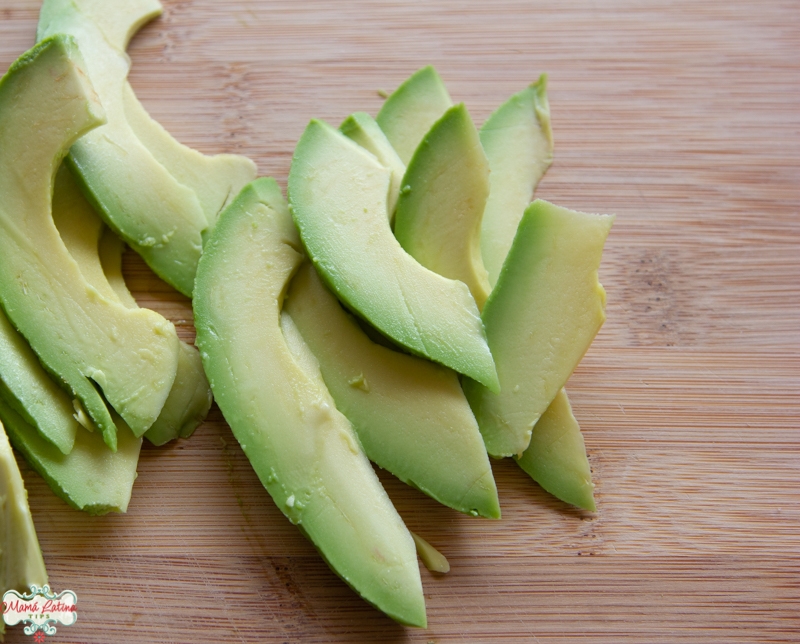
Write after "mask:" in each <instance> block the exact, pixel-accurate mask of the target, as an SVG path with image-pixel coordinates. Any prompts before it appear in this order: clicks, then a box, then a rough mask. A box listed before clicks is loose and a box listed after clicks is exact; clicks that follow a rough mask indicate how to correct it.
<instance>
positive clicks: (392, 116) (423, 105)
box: [375, 65, 453, 164]
mask: <svg viewBox="0 0 800 644" xmlns="http://www.w3.org/2000/svg"><path fill="white" fill-rule="evenodd" d="M452 104H453V101H452V100H451V98H450V94H448V93H447V89H446V88H445V86H444V83H443V82H442V79H441V78H440V77H439V74H438V73H436V70H435V69H434V68H433V67H431V66H430V65H429V66H428V67H423V68H422V69H420V70H419V71H417V72H415V73H414V74H412V75H411V76H409V77H408V78H407V79H406V80H405V81H404V82H403V84H402V85H400V87H398V88H397V89H396V90H395V91H394V92H392V94H391V96H389V98H387V99H386V102H385V103H384V104H383V107H381V109H380V111H379V112H378V116H377V117H376V119H375V120H376V121H377V122H378V125H380V126H381V129H382V130H383V131H384V133H385V134H386V138H387V139H389V141H390V142H391V144H392V146H393V147H394V149H395V150H397V154H398V156H399V157H400V159H401V160H402V161H403V163H405V164H408V162H409V161H411V157H412V156H413V155H414V151H415V150H416V149H417V146H418V145H419V142H420V141H422V138H423V137H424V136H425V134H426V133H427V132H428V130H430V129H431V126H432V125H433V124H434V123H435V122H436V121H438V120H439V119H440V118H441V116H442V114H444V113H445V112H446V111H447V110H448V109H449V108H450V106H451V105H452Z"/></svg>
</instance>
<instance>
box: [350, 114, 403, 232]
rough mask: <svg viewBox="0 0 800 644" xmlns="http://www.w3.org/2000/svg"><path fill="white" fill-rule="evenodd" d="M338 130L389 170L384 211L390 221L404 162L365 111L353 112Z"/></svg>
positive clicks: (397, 195)
mask: <svg viewBox="0 0 800 644" xmlns="http://www.w3.org/2000/svg"><path fill="white" fill-rule="evenodd" d="M339 131H340V132H341V133H342V134H344V135H345V136H346V137H347V138H348V139H352V140H353V141H355V142H356V143H358V144H359V145H360V146H361V147H362V148H364V149H365V150H367V151H368V152H371V153H372V154H374V155H375V158H376V159H378V162H379V163H380V164H381V165H383V166H385V167H387V168H389V170H390V171H391V173H392V175H391V177H392V178H391V181H390V182H389V194H388V196H387V198H386V212H387V214H388V215H389V221H390V222H391V220H392V219H393V218H394V211H395V208H396V207H397V198H398V197H399V196H400V186H401V185H402V181H403V175H404V174H405V173H406V164H405V163H403V162H402V161H401V160H400V157H399V156H397V152H395V149H394V148H393V147H392V144H391V143H389V139H387V138H386V135H385V134H384V133H383V130H381V128H380V126H379V125H378V123H377V121H375V119H374V118H372V117H371V116H370V115H369V114H367V113H366V112H355V113H354V114H351V115H350V116H348V117H347V118H346V119H345V120H344V122H343V123H342V124H341V125H340V126H339Z"/></svg>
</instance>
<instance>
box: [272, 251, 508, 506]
mask: <svg viewBox="0 0 800 644" xmlns="http://www.w3.org/2000/svg"><path fill="white" fill-rule="evenodd" d="M284 312H285V313H288V314H289V316H290V317H291V319H292V320H293V321H294V323H295V324H296V326H297V328H298V330H299V331H300V334H301V335H302V336H303V339H304V340H305V342H306V344H307V345H308V347H309V349H310V350H311V352H312V353H313V354H314V356H315V357H316V359H317V360H318V362H319V368H320V370H321V372H322V377H323V379H324V380H325V385H326V386H327V387H328V390H329V391H330V392H331V396H332V397H333V399H334V401H336V407H337V408H338V409H339V411H341V412H342V413H343V414H344V415H345V416H347V418H348V419H349V420H350V422H351V423H352V424H353V428H354V429H355V430H356V433H357V434H358V437H359V439H360V440H361V445H362V446H363V447H364V451H365V452H366V454H367V456H368V457H369V458H370V460H372V461H374V462H375V463H377V464H378V465H379V466H380V467H382V468H384V469H387V470H389V471H390V472H391V473H392V474H394V475H395V476H397V477H398V478H400V479H401V480H402V481H404V482H405V483H408V484H410V485H413V486H414V487H416V488H418V489H419V490H421V491H422V492H424V493H425V494H427V495H428V496H430V497H432V498H434V499H436V500H437V501H439V502H440V503H443V504H445V505H447V506H450V507H451V508H454V509H456V510H459V511H460V512H466V513H472V514H478V515H481V516H485V517H491V518H499V517H500V504H499V501H498V498H497V488H496V487H495V482H494V478H493V476H492V469H491V466H490V465H489V459H488V456H487V454H486V448H485V447H484V446H483V439H482V438H481V435H480V432H479V431H478V425H477V423H476V422H475V418H474V416H473V415H472V411H471V410H470V408H469V404H468V403H467V400H466V398H465V397H464V393H463V392H462V390H461V385H460V384H459V382H458V377H457V375H456V373H455V372H453V371H451V370H449V369H446V368H445V367H442V366H440V365H437V364H435V363H432V362H428V361H427V360H422V359H420V358H416V357H414V356H410V355H406V354H403V353H399V352H397V351H393V350H391V349H387V348H386V347H384V346H381V345H379V344H376V343H374V342H373V341H372V340H370V339H369V338H368V337H367V335H366V334H365V333H364V332H363V331H362V330H361V327H360V326H359V325H358V323H357V322H356V321H355V320H354V319H353V318H352V317H351V316H349V315H348V314H347V313H346V312H345V311H344V309H342V307H341V306H340V305H339V302H338V301H337V300H336V298H335V297H334V296H333V295H332V294H331V292H330V291H328V289H326V288H325V286H324V285H323V284H322V281H321V280H320V279H319V276H318V275H317V273H316V271H315V270H314V267H313V266H311V265H310V264H305V265H303V267H302V268H301V269H300V270H299V272H298V273H297V275H296V276H295V277H294V279H293V280H292V283H291V286H290V289H289V292H288V293H287V296H286V301H285V303H284Z"/></svg>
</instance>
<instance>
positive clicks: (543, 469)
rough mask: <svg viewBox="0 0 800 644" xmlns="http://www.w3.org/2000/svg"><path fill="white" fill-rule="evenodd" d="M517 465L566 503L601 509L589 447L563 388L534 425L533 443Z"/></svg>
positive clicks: (585, 508)
mask: <svg viewBox="0 0 800 644" xmlns="http://www.w3.org/2000/svg"><path fill="white" fill-rule="evenodd" d="M517 464H518V465H519V466H520V467H521V468H522V469H523V470H525V471H526V472H527V473H528V474H529V475H530V477H531V478H532V479H533V480H534V481H536V482H537V483H538V484H539V485H541V486H542V487H543V488H544V489H545V490H547V491H548V492H550V494H552V495H554V496H557V497H558V498H559V499H561V500H562V501H566V502H567V503H571V504H572V505H576V506H578V507H579V508H583V509H584V510H590V511H592V512H594V511H595V510H596V509H597V508H596V506H595V504H594V495H593V493H592V490H593V489H594V484H593V483H592V471H591V469H590V468H589V459H588V458H586V445H585V444H584V442H583V435H582V434H581V428H580V426H579V425H578V421H577V420H576V419H575V416H574V415H573V414H572V406H571V405H570V404H569V399H568V398H567V392H566V391H564V390H563V389H561V391H559V392H558V394H557V395H556V397H555V399H554V400H553V402H551V403H550V406H549V407H548V408H547V411H545V412H544V414H542V417H541V418H540V419H539V422H538V423H536V425H534V426H533V433H532V435H531V444H530V446H529V447H528V449H527V450H525V453H524V454H523V455H522V458H520V459H518V460H517Z"/></svg>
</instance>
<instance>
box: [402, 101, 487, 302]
mask: <svg viewBox="0 0 800 644" xmlns="http://www.w3.org/2000/svg"><path fill="white" fill-rule="evenodd" d="M488 195H489V163H488V161H487V160H486V155H485V154H484V153H483V148H482V147H481V142H480V139H479V138H478V131H477V130H476V129H475V126H474V125H473V123H472V119H471V118H470V116H469V114H468V113H467V110H466V108H465V107H464V104H463V103H461V104H459V105H456V106H454V107H451V108H450V109H449V110H447V112H445V114H444V116H442V118H441V119H439V120H438V121H437V122H436V123H435V124H434V125H433V127H432V128H431V129H430V131H429V132H428V133H427V134H426V135H425V138H423V139H422V142H421V143H420V145H419V146H418V147H417V151H416V152H415V153H414V156H413V157H412V159H411V162H410V163H409V164H408V169H407V170H406V174H405V176H404V177H403V188H402V190H401V192H400V199H399V201H398V202H397V214H396V215H395V221H394V234H395V236H396V237H397V240H398V241H399V242H400V245H401V246H402V247H403V248H404V249H405V250H406V251H407V252H408V253H409V254H410V255H411V256H412V257H413V258H414V259H416V260H417V261H418V262H419V263H420V264H422V265H423V266H424V267H425V268H428V269H430V270H432V271H434V272H435V273H438V274H439V275H442V276H444V277H447V278H449V279H453V280H460V281H462V282H464V283H465V284H466V285H467V286H468V287H469V290H470V292H471V293H472V296H473V297H474V298H475V302H476V304H477V305H478V308H479V309H482V308H483V305H484V303H485V302H486V298H487V297H488V296H489V290H490V287H489V280H488V278H487V276H486V269H485V268H484V267H483V260H482V259H481V248H480V233H481V219H482V218H483V209H484V207H485V205H486V198H487V196H488Z"/></svg>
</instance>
